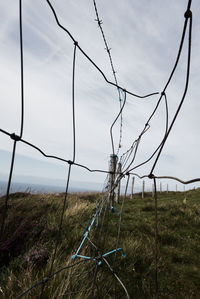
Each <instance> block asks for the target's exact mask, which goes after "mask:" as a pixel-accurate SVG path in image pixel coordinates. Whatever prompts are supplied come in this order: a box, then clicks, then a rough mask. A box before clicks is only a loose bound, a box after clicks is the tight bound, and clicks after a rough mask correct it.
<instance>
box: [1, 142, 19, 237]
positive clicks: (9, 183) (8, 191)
mask: <svg viewBox="0 0 200 299" xmlns="http://www.w3.org/2000/svg"><path fill="white" fill-rule="evenodd" d="M16 143H17V142H16V141H14V143H13V151H12V158H11V165H10V173H9V179H8V185H7V191H6V198H5V203H4V207H3V213H2V214H3V215H2V222H1V230H0V241H1V240H2V238H3V233H4V226H5V220H6V217H7V210H8V200H9V194H10V185H11V180H12V173H13V168H14V162H15V152H16Z"/></svg>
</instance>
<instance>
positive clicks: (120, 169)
mask: <svg viewBox="0 0 200 299" xmlns="http://www.w3.org/2000/svg"><path fill="white" fill-rule="evenodd" d="M121 172H122V164H121V162H119V163H118V167H117V173H118V176H119V175H120V173H121ZM120 185H121V180H119V182H118V184H117V191H116V197H115V201H116V203H119V197H120Z"/></svg>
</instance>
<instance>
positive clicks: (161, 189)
mask: <svg viewBox="0 0 200 299" xmlns="http://www.w3.org/2000/svg"><path fill="white" fill-rule="evenodd" d="M160 193H162V182H160Z"/></svg>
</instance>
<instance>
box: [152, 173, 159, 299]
mask: <svg viewBox="0 0 200 299" xmlns="http://www.w3.org/2000/svg"><path fill="white" fill-rule="evenodd" d="M153 182H154V202H155V206H154V216H155V229H154V230H155V253H154V254H155V298H156V299H158V199H157V187H156V179H155V178H154V179H153Z"/></svg>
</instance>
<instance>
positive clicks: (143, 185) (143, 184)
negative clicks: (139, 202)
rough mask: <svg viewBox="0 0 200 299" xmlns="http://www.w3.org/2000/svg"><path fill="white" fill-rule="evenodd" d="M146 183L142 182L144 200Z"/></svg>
mask: <svg viewBox="0 0 200 299" xmlns="http://www.w3.org/2000/svg"><path fill="white" fill-rule="evenodd" d="M144 189H145V181H143V182H142V198H144V191H145V190H144Z"/></svg>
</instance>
